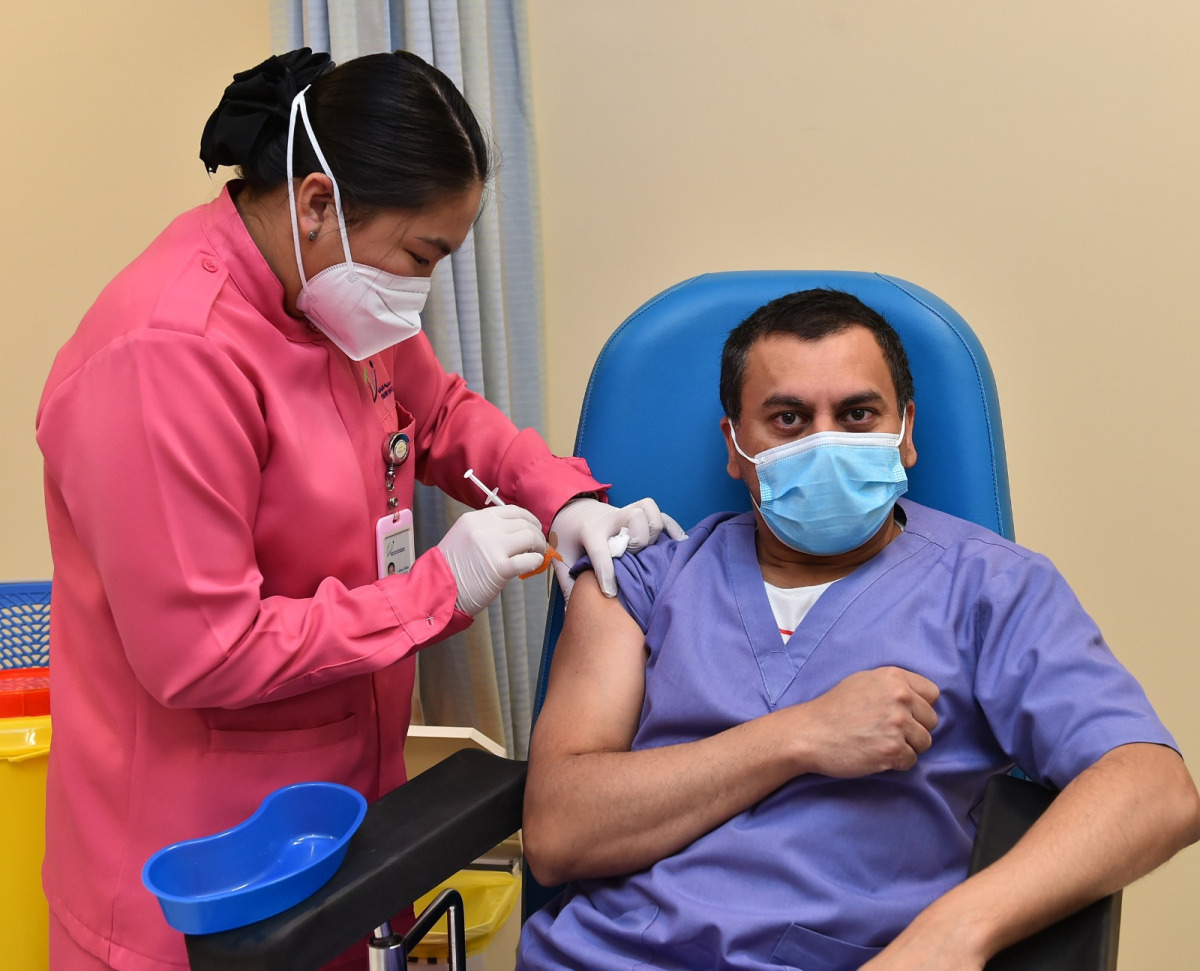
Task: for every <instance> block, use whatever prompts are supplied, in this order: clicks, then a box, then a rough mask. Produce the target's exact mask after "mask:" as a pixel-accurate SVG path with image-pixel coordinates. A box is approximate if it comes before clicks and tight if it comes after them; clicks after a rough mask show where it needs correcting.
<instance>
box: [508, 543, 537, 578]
mask: <svg viewBox="0 0 1200 971" xmlns="http://www.w3.org/2000/svg"><path fill="white" fill-rule="evenodd" d="M545 561H546V554H545V550H544V549H543V551H542V552H541V553H517V554H516V555H514V556H510V557H509V558H508V559H507V560H505V561H504V563H503V564H501V567H500V575H501V576H502V577H504V578H505V579H506V580H511V579H512V578H513V577H516V576H522V575H528V576H532V575H533V574H534V573H535V572H537V573H540V572H541V569H540V568H541V567H542V566H543V565H544V563H545Z"/></svg>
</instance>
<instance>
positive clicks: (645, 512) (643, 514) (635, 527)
mask: <svg viewBox="0 0 1200 971" xmlns="http://www.w3.org/2000/svg"><path fill="white" fill-rule="evenodd" d="M652 515H653V517H654V518H653V519H652V518H651V516H652ZM621 518H622V520H623V522H622V523H621V525H623V526H624V527H625V528H626V529H628V530H629V545H628V546H627V547H626V549H627V551H628V552H630V553H636V552H637V551H638V550H641V549H645V548H646V547H647V546H649V545H650V544H651V543H653V542H654V538H655V537H656V536H657V535H658V533H659V530H661V529H662V519H661V517H659V515H658V506H656V505H655V504H654V500H653V499H642V500H640V501H638V502H632V503H630V504H629V505H628V506H623V507H622V508H621ZM655 520H657V524H658V528H657V529H655V528H653V523H654V521H655Z"/></svg>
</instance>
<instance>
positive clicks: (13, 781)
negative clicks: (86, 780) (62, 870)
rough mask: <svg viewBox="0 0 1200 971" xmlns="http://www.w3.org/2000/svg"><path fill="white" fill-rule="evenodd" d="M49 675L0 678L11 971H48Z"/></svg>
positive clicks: (3, 938) (2, 833)
mask: <svg viewBox="0 0 1200 971" xmlns="http://www.w3.org/2000/svg"><path fill="white" fill-rule="evenodd" d="M48 675H49V672H48V671H47V670H46V669H44V668H24V669H17V670H10V671H0V838H3V840H4V845H5V850H4V861H5V862H4V871H3V875H2V876H0V949H2V951H3V954H4V959H3V965H4V967H5V968H7V969H10V971H45V968H46V963H47V943H46V939H47V934H48V920H49V918H48V910H47V907H46V898H45V896H44V895H43V894H42V875H41V869H42V854H43V852H44V851H45V846H46V833H45V814H46V762H47V757H48V755H49V752H50V697H49V676H48Z"/></svg>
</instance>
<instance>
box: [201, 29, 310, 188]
mask: <svg viewBox="0 0 1200 971" xmlns="http://www.w3.org/2000/svg"><path fill="white" fill-rule="evenodd" d="M332 67H333V61H332V60H331V59H330V57H329V55H328V54H325V53H323V52H321V53H316V54H314V53H313V52H312V51H311V50H309V49H308V48H307V47H301V48H300V49H299V50H295V51H289V52H288V53H287V54H279V55H274V54H273V55H272V56H270V57H268V58H267V59H266V60H265V61H263V62H262V63H261V64H259V65H258V66H257V67H252V68H250V70H248V71H240V72H239V73H237V74H235V75H234V76H233V82H232V83H231V84H230V85H229V87H227V88H226V89H225V93H224V94H223V95H222V96H221V103H220V104H218V105H217V108H216V110H215V111H214V112H213V113H212V114H211V115H209V118H208V122H207V123H206V124H205V125H204V134H202V135H201V136H200V160H201V161H202V162H203V163H204V166H205V168H207V169H208V171H209V172H210V173H211V172H215V171H216V170H217V166H218V165H242V164H244V163H246V162H250V161H252V160H253V159H254V158H255V156H256V155H257V154H258V151H259V149H260V148H261V147H262V145H263V144H264V142H266V141H268V140H270V139H271V138H273V137H274V136H276V135H277V134H278V133H279V132H281V131H285V130H286V128H287V123H288V118H289V116H290V112H291V105H292V100H293V99H294V98H295V97H296V95H297V94H298V93H299V92H301V91H303V90H304V88H305V87H307V86H308V85H309V84H311V83H312V82H313V81H314V80H315V79H316V78H318V77H320V76H321V75H322V74H324V73H325V72H326V71H328V70H330V69H331V68H332Z"/></svg>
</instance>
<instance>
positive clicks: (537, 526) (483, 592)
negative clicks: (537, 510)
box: [438, 506, 546, 617]
mask: <svg viewBox="0 0 1200 971" xmlns="http://www.w3.org/2000/svg"><path fill="white" fill-rule="evenodd" d="M438 549H440V550H441V551H442V555H443V556H445V557H446V562H447V563H448V564H450V572H451V573H453V574H454V582H455V583H457V584H458V597H457V598H456V600H455V601H454V604H455V606H456V607H458V609H459V610H461V611H463V612H464V613H468V614H470V615H471V616H472V617H474V616H475V615H476V614H478V613H480V612H481V611H482V610H483V609H484V608H485V607H487V605H488V604H490V603H491V602H492V601H493V600H495V599H496V598H497V597H498V596H500V591H501V590H503V589H504V587H505V586H506V585H507V583H508V581H509V580H511V579H512V578H513V577H515V576H516V575H517V574H519V573H528V572H529V571H530V570H536V569H537V568H538V567H539V566H541V565H542V560H543V559H544V557H545V553H546V537H545V536H543V535H542V524H541V523H539V522H538V521H537V518H536V517H535V516H534V515H533V513H531V512H529V511H528V510H525V509H522V508H521V507H520V506H487V507H485V508H483V509H476V510H474V511H472V512H468V513H463V515H461V516H459V517H458V520H457V521H456V522H455V523H454V525H453V526H451V527H450V529H449V531H448V532H447V533H446V535H445V536H443V537H442V541H441V542H440V543H438Z"/></svg>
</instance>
